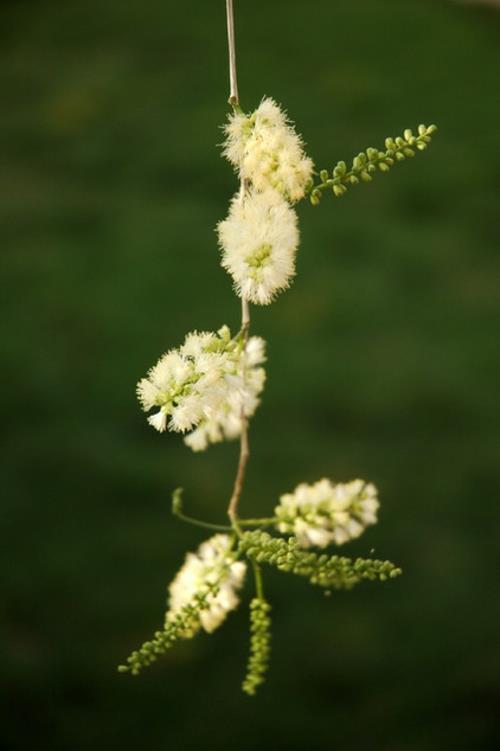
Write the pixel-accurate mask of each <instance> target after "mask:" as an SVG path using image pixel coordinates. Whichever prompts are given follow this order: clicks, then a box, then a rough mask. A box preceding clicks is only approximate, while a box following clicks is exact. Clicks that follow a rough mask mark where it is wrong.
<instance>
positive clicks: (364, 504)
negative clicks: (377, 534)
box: [275, 479, 380, 548]
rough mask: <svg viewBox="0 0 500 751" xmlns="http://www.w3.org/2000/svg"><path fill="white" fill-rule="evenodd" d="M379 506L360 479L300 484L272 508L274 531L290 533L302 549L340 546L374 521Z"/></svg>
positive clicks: (373, 492) (370, 488) (374, 493)
mask: <svg viewBox="0 0 500 751" xmlns="http://www.w3.org/2000/svg"><path fill="white" fill-rule="evenodd" d="M379 506H380V504H379V501H378V498H377V489H376V488H375V486H374V485H372V484H371V483H369V484H366V483H365V482H364V481H363V480H353V481H352V482H348V483H336V484H335V483H332V482H331V481H330V480H326V479H323V480H319V481H318V482H316V483H314V485H308V484H306V483H301V484H300V485H298V486H297V487H296V488H295V490H294V492H293V493H285V494H284V495H282V496H281V498H280V503H279V505H278V506H277V507H276V509H275V514H276V516H277V517H278V523H277V528H278V530H279V531H280V532H284V533H292V534H294V535H295V536H296V538H297V540H298V543H299V545H301V546H302V547H304V548H308V547H310V546H311V545H316V546H317V547H320V548H325V547H326V546H327V545H330V544H331V543H332V542H333V543H335V544H336V545H342V544H343V543H344V542H347V541H348V540H352V539H354V538H356V537H359V536H360V534H361V533H362V532H363V530H364V529H365V527H367V526H368V525H369V524H375V523H376V522H377V510H378V508H379Z"/></svg>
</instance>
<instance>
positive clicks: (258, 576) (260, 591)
mask: <svg viewBox="0 0 500 751" xmlns="http://www.w3.org/2000/svg"><path fill="white" fill-rule="evenodd" d="M252 566H253V575H254V579H255V592H256V595H257V597H258V598H259V600H263V599H264V586H263V584H262V571H261V569H260V566H259V564H258V563H257V562H256V561H252Z"/></svg>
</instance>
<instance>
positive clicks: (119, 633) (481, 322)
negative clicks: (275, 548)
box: [0, 0, 500, 751]
mask: <svg viewBox="0 0 500 751" xmlns="http://www.w3.org/2000/svg"><path fill="white" fill-rule="evenodd" d="M236 16H237V19H236V20H237V38H238V63H239V79H240V93H241V98H242V103H243V106H244V107H247V108H252V107H254V106H255V105H256V104H257V103H258V101H259V100H260V98H261V96H262V95H264V94H267V95H271V96H273V97H275V98H276V99H277V100H278V101H279V102H282V103H284V104H285V106H286V107H287V109H288V111H289V113H290V115H291V116H292V117H293V118H294V119H295V120H296V123H297V127H298V129H299V131H300V132H302V133H303V135H304V138H305V140H306V141H307V143H308V148H309V151H310V153H311V155H312V156H313V157H314V159H315V161H316V164H317V165H318V166H319V167H323V166H328V167H331V166H333V164H334V163H335V162H336V161H337V160H338V159H349V158H351V157H352V156H353V155H354V154H355V153H357V152H358V151H359V150H360V149H361V148H364V147H366V146H369V145H374V146H378V145H381V144H382V143H383V140H384V138H385V136H387V135H398V134H399V133H400V132H401V131H402V130H403V129H404V128H405V127H408V126H411V127H414V126H416V125H417V124H418V123H419V122H422V121H423V122H426V123H430V122H436V123H438V125H439V127H440V132H439V134H438V136H437V137H436V138H435V140H434V142H433V144H432V147H431V149H430V150H429V151H428V152H426V153H425V154H423V155H421V156H420V155H419V156H418V158H416V159H415V160H414V161H413V162H412V163H411V164H408V163H405V164H404V165H402V166H401V167H398V168H397V169H394V170H393V171H392V172H391V173H390V174H389V175H388V176H384V175H380V176H379V177H377V179H376V183H375V182H374V183H373V184H372V185H371V186H363V187H360V188H357V189H355V190H354V189H353V190H352V191H350V192H349V194H348V195H347V196H346V197H345V198H343V199H341V200H336V201H334V200H333V198H332V199H330V197H329V196H325V198H324V199H323V202H322V204H321V206H319V207H318V208H314V209H313V208H312V207H310V206H308V205H306V204H304V205H301V206H300V207H299V213H300V219H301V230H302V244H301V248H300V254H299V259H298V272H299V273H298V277H297V279H296V281H295V284H294V285H293V287H292V289H291V290H290V291H289V292H287V293H286V294H283V295H282V296H281V297H280V298H279V300H278V301H277V302H276V303H275V304H274V305H273V306H272V307H271V308H264V309H255V308H254V309H253V311H252V313H253V331H254V332H255V333H259V334H261V335H262V336H264V337H266V339H268V341H269V363H268V378H269V380H268V387H267V390H266V392H265V398H264V401H263V404H262V406H261V408H260V410H259V412H258V414H257V415H256V417H255V419H254V421H253V422H252V429H251V444H252V459H251V463H250V465H249V474H248V482H247V486H246V490H245V495H244V498H243V501H242V513H245V514H247V515H256V514H267V513H268V512H269V511H271V509H272V508H273V506H274V504H275V503H276V499H277V497H278V495H279V494H280V493H281V492H284V491H287V490H291V489H292V488H294V487H295V485H296V484H297V483H298V482H299V481H302V480H304V481H309V482H313V481H315V480H317V479H319V478H321V477H323V476H330V477H333V478H335V479H337V480H350V479H352V478H354V477H357V476H360V477H363V478H366V479H367V480H372V481H374V482H375V483H376V484H377V485H378V486H379V489H380V493H381V499H382V511H381V516H380V524H379V525H378V526H377V527H373V528H371V529H370V530H369V531H367V532H366V534H365V535H364V536H363V537H362V538H361V539H360V540H359V541H357V542H356V543H355V544H352V545H350V546H348V547H346V548H345V549H344V550H345V552H346V553H348V554H349V553H352V554H362V555H363V554H369V553H370V551H371V550H372V548H374V549H375V552H376V554H377V555H379V556H381V557H383V558H391V559H393V560H395V561H397V562H399V563H400V564H401V565H402V566H403V567H404V572H405V573H404V576H403V577H402V578H401V579H398V580H396V581H394V582H391V583H388V584H386V585H371V584H365V585H363V586H361V587H359V588H358V589H357V590H355V591H353V592H352V593H341V594H338V595H335V596H332V597H331V598H330V599H328V600H327V599H325V598H324V597H323V596H322V594H321V592H318V591H315V590H313V589H312V588H310V587H309V586H308V585H307V584H306V583H305V582H302V581H297V580H294V579H291V578H290V577H284V576H283V575H280V574H277V573H274V572H268V575H267V577H266V586H267V591H268V594H269V597H270V599H271V601H272V604H273V614H274V642H273V663H272V669H271V672H270V675H269V681H268V684H267V685H266V686H265V688H263V690H262V691H261V693H260V694H259V695H258V697H257V698H255V699H249V698H247V697H245V696H244V695H243V694H241V693H240V692H239V685H240V682H241V679H242V676H243V672H244V667H245V662H246V657H247V646H248V644H247V642H248V635H247V626H246V621H247V612H246V607H242V608H240V610H239V611H238V612H237V613H235V614H234V615H232V616H231V617H230V618H229V619H228V622H227V624H226V625H225V626H224V628H223V629H221V630H220V631H218V632H216V633H215V634H214V635H213V636H210V637H208V636H200V637H199V638H197V639H195V640H193V641H192V642H189V643H185V644H182V645H180V646H179V647H178V648H177V649H175V650H172V651H171V652H170V653H169V655H168V657H166V658H165V659H163V660H162V662H161V663H159V664H157V665H156V666H155V667H154V668H152V669H150V670H149V671H146V672H145V673H144V674H143V675H142V676H141V677H140V678H138V679H132V678H130V677H129V676H123V675H118V674H117V673H116V665H117V664H118V663H119V662H121V661H122V660H123V659H124V657H126V656H127V654H128V653H129V652H130V651H131V650H132V649H133V648H135V647H136V646H137V645H138V644H139V643H141V642H142V641H143V640H144V639H146V638H148V637H149V635H150V634H151V633H152V632H153V631H154V630H155V629H156V628H157V627H158V626H159V625H160V623H161V621H162V615H163V607H164V596H165V586H166V584H167V582H168V581H169V579H171V578H172V576H173V574H174V573H175V571H176V569H177V568H178V567H179V565H180V563H181V561H182V558H183V555H184V552H185V550H186V549H187V548H195V547H196V546H197V545H198V543H199V542H200V541H201V539H202V538H203V533H202V531H201V530H197V529H195V528H192V527H186V526H183V525H182V524H181V523H179V522H178V521H176V520H174V519H173V518H171V516H170V511H169V494H170V491H171V490H172V489H173V488H174V487H176V486H178V485H182V486H184V488H185V497H186V503H187V505H188V509H189V512H191V513H192V514H193V515H197V516H201V517H205V518H210V519H212V520H214V521H218V520H220V521H222V520H223V519H224V509H225V507H226V502H227V498H228V495H229V493H230V488H231V484H232V479H233V476H234V470H235V465H236V461H237V452H238V446H237V445H236V444H226V445H221V446H216V447H214V448H211V449H210V450H209V451H208V452H206V453H205V454H204V455H194V454H192V453H191V452H190V451H189V450H188V449H186V448H185V447H184V446H183V445H182V442H181V440H180V439H179V438H178V437H176V436H173V435H170V436H168V435H163V436H160V435H158V434H156V433H155V432H154V431H153V430H152V429H150V428H149V427H148V426H147V424H146V421H145V417H144V415H143V414H142V413H141V412H140V410H139V407H138V404H137V402H136V398H135V393H134V389H135V383H136V381H137V380H138V379H139V378H140V377H141V376H142V375H143V374H144V373H145V371H146V369H147V368H148V367H149V366H150V365H151V364H153V362H154V361H155V360H156V358H157V357H158V355H159V354H160V353H161V352H162V351H164V350H165V349H166V348H168V347H170V346H175V345H177V344H178V343H180V341H181V340H182V338H183V336H184V334H185V333H186V332H187V331H189V330H192V329H195V328H205V329H215V328H218V327H219V326H220V325H221V324H222V323H228V324H229V325H230V326H232V327H237V326H238V323H239V305H238V302H237V301H236V299H235V298H234V297H233V295H232V292H231V284H230V280H229V278H228V277H227V275H226V274H225V273H224V272H223V270H222V269H221V268H220V267H219V266H218V263H217V261H218V251H217V247H216V240H215V235H214V231H213V230H214V226H215V224H216V223H217V221H218V220H219V219H220V218H222V217H223V216H224V215H225V212H226V209H227V203H228V199H229V198H230V196H231V195H232V193H233V191H234V190H235V187H236V181H235V177H234V175H233V174H232V172H231V169H230V168H229V165H227V164H226V163H225V162H224V161H222V160H221V159H220V156H219V151H220V150H219V149H218V148H217V144H218V143H220V141H221V132H220V130H219V126H220V124H221V123H222V122H223V121H224V118H225V113H226V111H227V106H226V98H227V93H228V83H227V59H226V36H225V34H226V30H225V17H224V3H223V1H222V0H218V1H217V2H215V1H214V0H210V1H208V0H203V1H202V0H197V1H195V2H191V3H187V2H186V3H171V2H159V0H141V1H139V0H127V2H120V1H119V0H100V2H97V0H86V2H83V0H73V2H69V3H68V2H57V3H50V2H34V1H32V2H28V1H24V2H23V1H21V0H19V1H18V2H12V1H11V2H4V3H3V4H2V7H1V11H0V40H1V42H0V49H1V53H0V57H1V60H0V80H1V85H0V90H1V98H2V107H1V112H2V114H1V123H0V137H1V154H2V160H1V161H2V166H1V169H0V193H1V195H0V211H1V214H2V228H3V241H2V252H1V263H2V269H3V271H2V278H3V284H2V287H3V291H2V298H3V299H2V315H1V317H0V321H1V325H2V336H1V349H2V381H3V388H2V397H3V399H2V402H3V418H2V427H3V429H4V433H5V436H6V438H5V442H4V444H3V450H2V491H3V492H2V496H3V500H2V527H3V533H2V545H1V552H0V561H1V569H0V570H1V574H0V576H1V579H2V592H3V594H2V605H1V608H0V611H1V612H2V626H1V629H2V651H3V654H2V657H1V664H2V670H1V673H2V679H1V681H2V697H1V698H2V702H1V705H2V714H3V717H2V720H1V730H0V735H1V736H2V738H3V747H4V748H6V749H8V750H9V751H18V750H19V751H20V750H22V751H25V749H29V748H37V749H38V751H45V750H48V749H50V751H83V749H89V748H92V749H109V748H121V749H124V750H128V749H136V748H138V747H142V748H144V749H151V750H156V749H167V748H168V749H175V751H177V749H179V750H180V751H184V750H186V751H191V749H198V748H200V747H207V746H208V747H212V746H213V747H214V748H220V749H230V748H231V749H232V748H237V749H238V751H253V750H254V749H258V748H266V749H267V748H270V749H271V748H272V749H275V750H276V751H285V750H286V751H323V750H325V751H326V749H328V750H331V749H342V750H343V751H344V750H345V751H358V749H363V748H370V749H375V750H376V751H379V750H380V751H423V750H424V749H425V751H438V750H439V751H446V750H448V749H450V751H451V750H452V749H453V751H456V750H457V749H458V750H461V749H467V750H471V749H474V751H492V750H493V749H498V748H500V744H499V741H498V738H496V737H495V736H496V723H495V715H496V712H497V710H498V702H499V699H500V679H499V675H500V647H499V643H498V626H499V615H500V613H499V604H498V583H497V580H498V573H497V572H498V568H497V570H495V568H496V564H498V558H497V555H496V554H497V550H498V539H499V531H500V530H499V522H500V511H499V501H500V472H499V452H500V394H499V387H498V384H499V374H500V348H499V346H498V338H499V327H500V299H499V292H498V288H499V282H500V253H499V248H498V237H499V230H500V221H499V193H500V148H499V145H498V129H499V117H500V97H499V94H498V91H499V80H500V77H499V73H500V11H498V10H497V11H495V10H494V9H493V8H478V7H476V6H474V7H470V6H464V5H457V4H453V3H448V2H439V1H438V0H435V1H434V2H430V1H426V0H406V1H403V0H380V1H379V2H376V1H375V0H349V1H347V0H346V1H344V2H331V1H330V0H316V2H314V3H304V2H298V1H293V0H275V1H274V2H265V0H254V1H253V2H250V0H236ZM200 533H201V534H200ZM249 592H250V588H248V591H247V594H249Z"/></svg>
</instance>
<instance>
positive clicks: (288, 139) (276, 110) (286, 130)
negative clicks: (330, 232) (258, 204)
mask: <svg viewBox="0 0 500 751" xmlns="http://www.w3.org/2000/svg"><path fill="white" fill-rule="evenodd" d="M225 133H226V142H225V144H224V152H223V153H224V156H225V157H226V158H227V160H228V161H229V162H231V164H232V165H233V166H234V167H236V169H237V170H238V172H239V175H240V177H241V178H243V179H244V180H246V181H248V182H251V183H252V185H253V187H254V188H255V189H256V190H259V191H264V190H267V188H269V187H271V188H274V189H275V190H276V191H278V192H279V193H281V195H282V196H283V197H284V198H285V199H286V200H287V201H289V202H290V203H295V202H296V201H299V200H300V199H301V198H303V197H304V193H305V188H306V185H307V182H308V181H309V180H310V178H311V175H312V171H313V166H314V165H313V163H312V161H311V159H310V158H309V157H308V156H306V154H305V153H304V149H303V144H302V140H301V138H300V136H299V135H297V133H296V132H295V130H294V128H293V126H292V125H291V124H290V123H289V121H288V119H287V116H286V114H285V113H284V112H283V111H282V110H281V109H280V107H279V106H278V104H276V102H275V101H274V100H273V99H270V98H269V97H265V98H264V99H263V100H262V102H261V103H260V105H259V106H258V107H257V109H256V110H255V112H252V114H250V115H245V114H244V113H243V112H235V113H234V114H232V115H230V117H229V122H228V124H227V125H226V126H225Z"/></svg>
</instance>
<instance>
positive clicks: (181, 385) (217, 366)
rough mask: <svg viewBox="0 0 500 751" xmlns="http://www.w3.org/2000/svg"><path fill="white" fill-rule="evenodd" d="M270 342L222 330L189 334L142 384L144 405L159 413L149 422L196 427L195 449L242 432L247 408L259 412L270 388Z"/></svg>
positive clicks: (167, 426) (140, 391)
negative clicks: (267, 384)
mask: <svg viewBox="0 0 500 751" xmlns="http://www.w3.org/2000/svg"><path fill="white" fill-rule="evenodd" d="M264 361H265V342H264V341H263V340H262V339H260V337H250V339H249V340H248V342H247V343H246V346H245V347H244V346H243V342H242V340H241V338H238V337H237V338H235V339H232V338H231V333H230V331H229V329H228V327H227V326H223V327H222V328H221V329H220V330H219V331H218V332H217V333H212V332H202V333H198V332H194V333H192V334H188V336H187V337H186V339H185V341H184V344H183V345H182V346H181V347H179V348H178V349H173V350H170V351H169V352H167V353H166V354H165V355H163V356H162V357H161V358H160V359H159V360H158V362H157V363H156V365H155V366H154V367H153V368H151V370H150V371H149V373H148V375H147V377H146V378H143V379H142V380H141V381H139V383H138V384H137V395H138V398H139V401H140V402H141V404H142V407H143V409H144V410H145V411H146V412H147V411H149V410H151V409H153V408H155V407H156V408H157V411H156V412H155V413H154V414H152V415H150V416H149V417H148V422H149V424H150V425H152V427H154V428H155V429H156V430H158V431H159V432H163V431H165V430H167V429H168V430H171V431H175V432H178V433H185V432H187V431H192V432H191V433H190V434H189V435H187V436H186V438H185V439H184V440H185V442H186V444H187V445H188V446H190V447H191V448H192V449H193V450H194V451H201V450H203V449H205V448H206V447H207V446H208V444H209V443H216V442H218V441H222V440H223V439H225V438H228V439H229V438H236V437H237V436H239V434H240V433H241V427H242V424H241V414H242V410H243V412H244V414H245V415H246V416H247V417H250V416H251V415H253V414H254V412H255V410H256V409H257V406H258V404H259V395H260V393H261V391H262V389H263V387H264V382H265V371H264V369H263V368H262V367H259V366H261V365H262V363H263V362H264Z"/></svg>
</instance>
